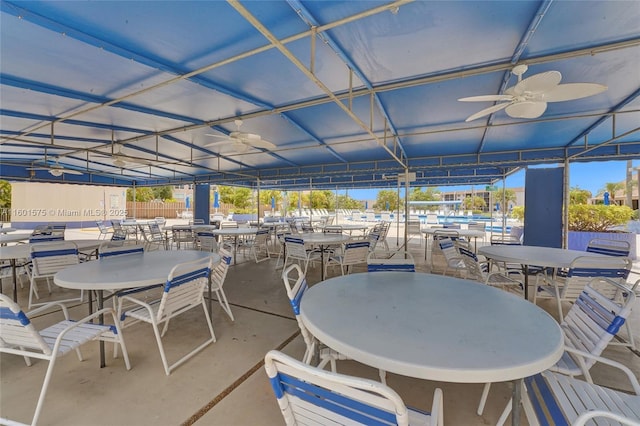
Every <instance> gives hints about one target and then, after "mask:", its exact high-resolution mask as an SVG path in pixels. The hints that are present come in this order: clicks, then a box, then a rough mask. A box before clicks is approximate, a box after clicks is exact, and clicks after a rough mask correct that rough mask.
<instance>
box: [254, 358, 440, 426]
mask: <svg viewBox="0 0 640 426" xmlns="http://www.w3.org/2000/svg"><path fill="white" fill-rule="evenodd" d="M264 366H265V370H266V372H267V375H268V376H269V380H270V382H271V386H272V388H273V392H274V393H275V396H276V399H277V401H278V405H279V407H280V410H281V412H282V416H283V417H284V420H285V423H286V424H287V425H298V424H300V425H302V424H305V425H306V424H336V425H337V424H341V425H346V424H349V425H351V424H362V425H391V424H394V425H396V424H397V425H403V426H407V425H409V424H411V425H435V426H442V425H443V424H444V422H443V420H444V415H443V402H442V390H440V389H436V390H435V391H434V395H433V402H432V404H431V412H430V413H428V412H423V411H418V410H414V409H412V408H407V406H406V405H405V403H404V401H403V400H402V398H401V397H400V395H398V394H397V393H396V392H395V391H394V390H393V389H391V388H390V387H388V386H386V385H384V384H382V383H379V382H375V381H373V380H368V379H363V378H360V377H354V376H348V375H345V374H338V373H334V372H329V371H325V370H322V369H319V368H316V367H313V366H310V365H307V364H304V363H302V362H300V361H298V360H296V359H294V358H291V357H290V356H288V355H285V354H283V353H282V352H279V351H275V350H271V351H269V352H268V353H267V355H266V356H265V364H264Z"/></svg>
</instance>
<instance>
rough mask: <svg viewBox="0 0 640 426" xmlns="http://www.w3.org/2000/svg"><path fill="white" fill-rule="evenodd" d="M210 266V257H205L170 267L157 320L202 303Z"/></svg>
mask: <svg viewBox="0 0 640 426" xmlns="http://www.w3.org/2000/svg"><path fill="white" fill-rule="evenodd" d="M212 266H213V264H212V259H211V257H206V258H203V259H198V260H195V261H192V262H185V263H181V264H179V265H176V266H174V267H173V269H171V272H169V276H168V277H167V282H166V283H165V285H164V292H163V293H162V299H161V300H160V306H159V307H158V313H157V320H158V322H161V321H162V320H163V319H164V318H170V317H172V316H173V315H174V314H176V313H180V312H182V311H186V310H187V309H190V308H191V307H194V306H197V305H199V304H201V303H202V300H203V297H204V295H203V293H204V288H205V286H206V285H207V283H208V282H209V277H210V275H211V269H212Z"/></svg>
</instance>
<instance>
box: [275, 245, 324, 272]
mask: <svg viewBox="0 0 640 426" xmlns="http://www.w3.org/2000/svg"><path fill="white" fill-rule="evenodd" d="M284 244H285V250H286V255H285V258H284V265H283V268H286V267H287V264H288V263H289V261H290V260H297V261H298V262H303V263H304V274H305V275H306V273H307V268H308V267H309V263H313V262H316V261H320V252H317V251H315V250H312V249H307V247H306V246H305V244H304V240H302V238H297V237H291V236H285V237H284ZM321 266H322V265H321Z"/></svg>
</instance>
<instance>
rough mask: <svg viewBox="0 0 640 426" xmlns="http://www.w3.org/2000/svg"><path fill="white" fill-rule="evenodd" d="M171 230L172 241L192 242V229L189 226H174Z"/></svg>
mask: <svg viewBox="0 0 640 426" xmlns="http://www.w3.org/2000/svg"><path fill="white" fill-rule="evenodd" d="M171 231H172V233H173V241H175V242H193V231H192V230H191V227H190V226H174V227H173V228H172V229H171Z"/></svg>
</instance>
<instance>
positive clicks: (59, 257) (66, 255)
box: [28, 241, 84, 309]
mask: <svg viewBox="0 0 640 426" xmlns="http://www.w3.org/2000/svg"><path fill="white" fill-rule="evenodd" d="M30 257H31V282H30V288H29V305H28V306H29V309H31V308H32V307H33V306H40V305H42V303H34V300H33V297H34V296H35V297H36V299H39V298H40V296H39V295H38V281H39V280H42V279H44V280H46V282H47V286H48V288H49V292H50V293H51V291H52V287H51V279H52V278H53V276H54V275H55V274H56V272H58V271H61V270H63V269H64V268H66V267H68V266H71V265H77V264H78V263H80V257H79V254H78V247H77V246H76V245H75V243H73V242H71V241H60V242H56V243H51V244H34V245H32V246H31V255H30ZM83 300H84V290H80V297H76V298H72V299H64V300H56V302H73V301H78V302H82V301H83Z"/></svg>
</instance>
